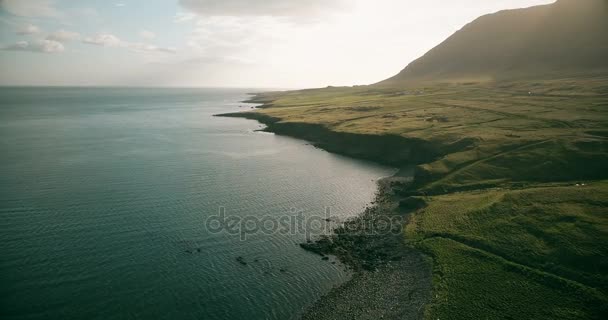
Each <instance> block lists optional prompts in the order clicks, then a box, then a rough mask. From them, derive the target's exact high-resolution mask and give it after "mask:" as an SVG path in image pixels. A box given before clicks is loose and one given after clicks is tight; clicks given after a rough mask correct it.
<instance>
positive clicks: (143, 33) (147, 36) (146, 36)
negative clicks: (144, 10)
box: [139, 30, 156, 40]
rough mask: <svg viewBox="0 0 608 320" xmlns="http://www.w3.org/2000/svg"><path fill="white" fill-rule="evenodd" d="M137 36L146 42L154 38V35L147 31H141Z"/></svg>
mask: <svg viewBox="0 0 608 320" xmlns="http://www.w3.org/2000/svg"><path fill="white" fill-rule="evenodd" d="M139 36H140V37H142V38H144V39H146V40H152V39H155V38H156V33H154V32H152V31H148V30H141V31H139Z"/></svg>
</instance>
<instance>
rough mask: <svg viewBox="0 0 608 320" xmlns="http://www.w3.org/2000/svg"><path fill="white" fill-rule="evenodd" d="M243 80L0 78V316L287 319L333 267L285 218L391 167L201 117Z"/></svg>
mask: <svg viewBox="0 0 608 320" xmlns="http://www.w3.org/2000/svg"><path fill="white" fill-rule="evenodd" d="M249 91H252V90H241V89H238V90H237V89H151V88H150V89H127V88H121V89H116V88H0V318H1V319H289V318H293V317H294V316H297V314H298V313H299V312H300V311H301V310H302V309H303V308H305V307H306V306H308V305H309V304H310V303H312V302H314V301H315V300H316V299H318V298H319V297H320V296H321V295H323V294H325V293H327V292H328V291H329V290H330V289H331V288H332V287H333V286H336V285H339V284H341V283H343V282H344V281H345V280H346V279H348V277H349V273H348V272H347V271H345V269H344V266H342V265H340V264H339V263H332V262H335V261H333V258H332V259H331V260H329V261H322V260H321V257H320V256H317V255H314V254H310V253H308V252H306V251H304V250H302V249H301V248H300V247H299V246H298V244H299V243H301V242H303V241H306V239H307V234H306V232H304V231H303V230H302V228H298V227H287V228H285V226H286V225H288V226H289V225H290V223H292V221H296V222H297V223H300V225H301V224H302V222H301V221H305V223H309V222H310V221H312V223H310V225H311V226H316V228H314V230H310V228H308V229H307V230H309V232H310V233H311V234H310V235H309V236H311V237H314V235H317V234H319V233H323V232H326V227H327V226H326V225H323V226H322V225H321V224H322V222H323V221H324V220H323V219H324V217H325V215H326V210H327V209H326V208H330V209H329V210H330V215H331V216H332V218H331V219H330V220H332V221H333V220H336V221H338V220H343V219H346V218H348V217H353V216H354V215H356V214H358V213H359V212H361V211H362V209H363V208H364V207H365V206H366V205H367V204H368V203H369V202H370V201H372V200H373V196H374V192H375V190H376V181H377V179H379V178H381V177H384V176H388V175H390V174H392V173H393V170H392V169H390V168H386V167H381V166H378V165H374V164H371V163H366V162H361V161H356V160H352V159H349V158H345V157H341V156H338V155H334V154H330V153H327V152H325V151H322V150H318V149H315V148H314V147H312V146H310V145H308V144H307V143H306V142H305V141H302V140H297V139H292V138H288V137H281V136H276V135H273V134H269V133H261V132H256V130H257V129H259V128H260V124H259V123H257V122H255V121H251V120H244V119H235V118H221V117H213V115H214V114H217V113H223V112H232V111H238V110H245V109H250V108H251V105H247V104H244V103H241V102H239V101H242V100H244V99H246V98H247V92H249ZM222 215H223V217H224V218H221V217H222ZM294 219H295V220H294ZM298 221H300V222H298ZM261 222H263V226H261V225H260V223H261ZM277 225H281V226H283V228H279V227H276V226H277ZM239 226H240V228H239ZM304 226H305V224H304ZM239 230H240V231H239Z"/></svg>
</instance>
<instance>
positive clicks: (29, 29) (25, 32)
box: [17, 24, 40, 35]
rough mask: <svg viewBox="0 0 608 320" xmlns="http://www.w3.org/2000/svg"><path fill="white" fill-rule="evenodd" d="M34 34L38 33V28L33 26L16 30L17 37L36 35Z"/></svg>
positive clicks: (29, 25)
mask: <svg viewBox="0 0 608 320" xmlns="http://www.w3.org/2000/svg"><path fill="white" fill-rule="evenodd" d="M36 33H40V28H38V27H37V26H35V25H33V24H28V25H26V26H23V27H21V28H19V30H17V34H19V35H29V34H36Z"/></svg>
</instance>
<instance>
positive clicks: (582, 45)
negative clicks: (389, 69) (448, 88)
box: [381, 0, 608, 86]
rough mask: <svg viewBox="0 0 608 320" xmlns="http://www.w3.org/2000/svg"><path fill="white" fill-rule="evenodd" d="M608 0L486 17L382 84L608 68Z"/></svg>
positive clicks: (571, 1) (569, 0)
mask: <svg viewBox="0 0 608 320" xmlns="http://www.w3.org/2000/svg"><path fill="white" fill-rule="evenodd" d="M606 39H608V1H606V0H558V1H557V2H556V3H553V4H549V5H543V6H536V7H532V8H525V9H515V10H505V11H500V12H497V13H494V14H489V15H485V16H482V17H480V18H478V19H476V20H475V21H473V22H471V23H469V24H468V25H466V26H465V27H464V28H462V29H461V30H460V31H458V32H456V33H455V34H454V35H452V36H451V37H450V38H448V39H447V40H445V41H444V42H443V43H441V44H440V45H439V46H437V47H435V48H433V49H432V50H431V51H429V52H428V53H427V54H425V55H424V56H423V57H421V58H420V59H418V60H416V61H414V62H412V63H411V64H409V65H408V66H407V67H406V68H405V69H404V70H403V71H401V72H400V73H399V74H398V75H396V76H395V77H392V78H390V79H388V80H386V81H383V82H382V83H381V84H382V85H387V86H395V85H399V84H403V83H412V82H419V81H427V80H441V81H447V80H454V81H465V80H467V79H468V80H470V81H480V80H504V79H514V78H517V79H522V78H534V77H538V76H539V75H553V76H555V75H564V74H573V73H578V74H588V73H590V72H594V71H597V70H604V71H605V70H608V59H606V56H608V41H606Z"/></svg>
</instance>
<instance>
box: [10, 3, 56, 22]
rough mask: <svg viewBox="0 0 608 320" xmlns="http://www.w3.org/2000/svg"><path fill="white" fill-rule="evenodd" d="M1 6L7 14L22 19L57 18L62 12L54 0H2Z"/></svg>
mask: <svg viewBox="0 0 608 320" xmlns="http://www.w3.org/2000/svg"><path fill="white" fill-rule="evenodd" d="M0 6H1V7H2V9H4V10H6V11H7V12H9V13H11V14H13V15H16V16H21V17H30V18H36V17H46V18H49V17H51V18H56V17H59V16H61V12H59V10H57V9H56V8H55V4H54V1H52V0H0Z"/></svg>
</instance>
